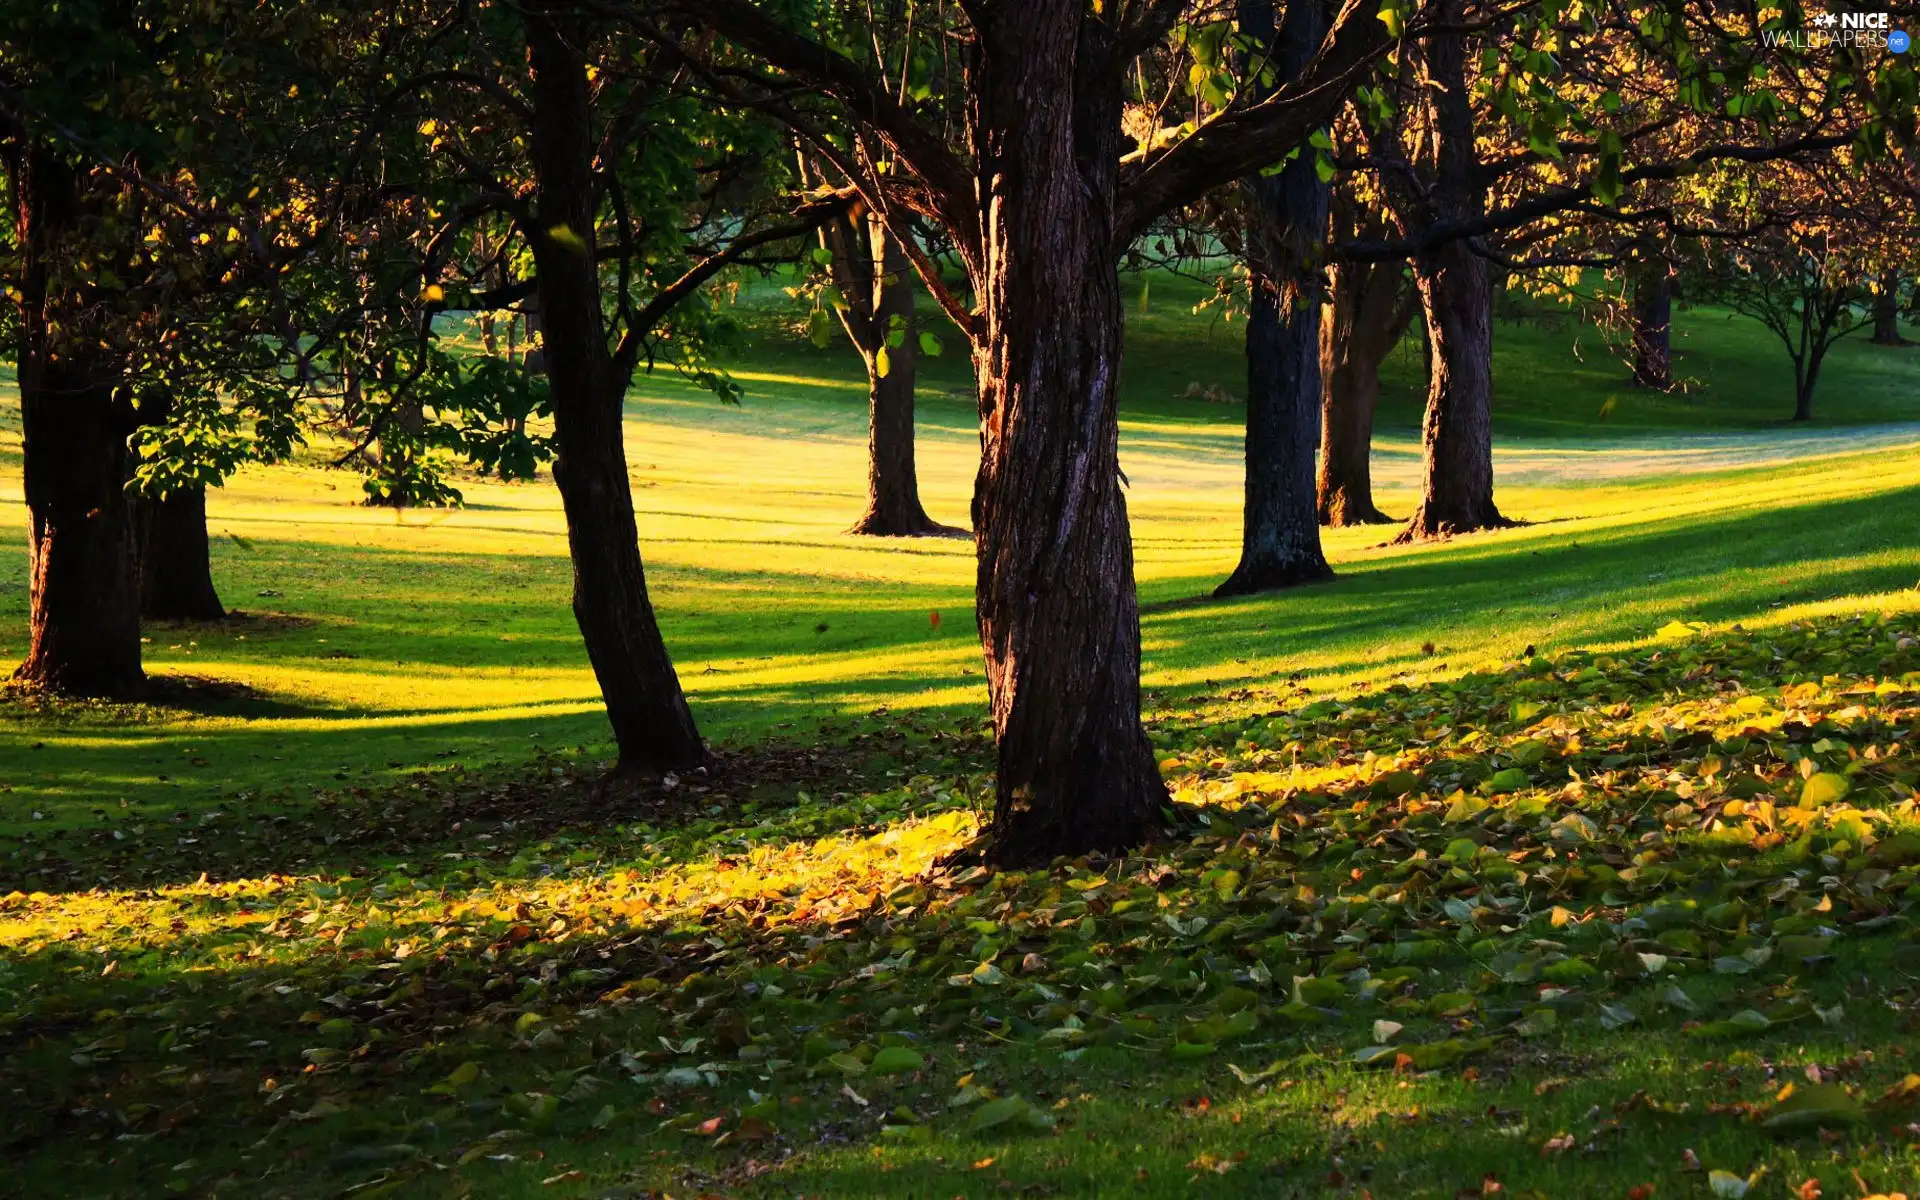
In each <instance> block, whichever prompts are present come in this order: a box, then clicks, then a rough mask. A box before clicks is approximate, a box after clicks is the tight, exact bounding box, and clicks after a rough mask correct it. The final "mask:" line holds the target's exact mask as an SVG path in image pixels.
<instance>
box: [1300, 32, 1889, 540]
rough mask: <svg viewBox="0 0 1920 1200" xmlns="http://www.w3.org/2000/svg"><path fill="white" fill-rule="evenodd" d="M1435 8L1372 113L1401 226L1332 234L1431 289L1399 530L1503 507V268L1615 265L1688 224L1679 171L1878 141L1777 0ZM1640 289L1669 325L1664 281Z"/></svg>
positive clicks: (1371, 158) (1741, 167)
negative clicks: (1413, 502)
mask: <svg viewBox="0 0 1920 1200" xmlns="http://www.w3.org/2000/svg"><path fill="white" fill-rule="evenodd" d="M1432 12H1433V13H1434V15H1435V16H1436V18H1437V20H1436V23H1435V27H1434V31H1433V33H1432V34H1431V35H1430V36H1428V37H1425V38H1422V39H1421V40H1420V41H1419V43H1418V45H1417V46H1415V47H1414V48H1413V49H1412V50H1411V51H1410V53H1409V54H1408V55H1406V56H1404V57H1403V58H1401V59H1400V60H1399V63H1398V68H1397V71H1396V74H1395V76H1394V78H1393V80H1392V84H1391V86H1390V87H1387V88H1385V89H1383V91H1382V92H1381V93H1380V96H1381V98H1384V99H1385V100H1386V101H1388V102H1386V103H1377V104H1375V105H1373V106H1372V107H1371V108H1365V107H1363V108H1361V110H1360V111H1361V116H1362V119H1363V124H1364V127H1365V128H1366V130H1367V131H1368V144H1367V147H1366V150H1367V153H1366V155H1365V160H1364V161H1365V165H1366V166H1367V167H1368V168H1369V169H1370V170H1372V171H1373V173H1374V175H1375V177H1376V178H1377V179H1378V181H1379V185H1380V188H1381V190H1382V192H1383V193H1384V194H1385V196H1386V198H1387V201H1388V203H1387V206H1386V207H1387V210H1388V212H1389V213H1390V214H1391V215H1392V217H1393V220H1394V224H1395V226H1396V230H1395V232H1396V234H1397V235H1398V236H1397V237H1393V238H1389V239H1387V240H1386V241H1385V242H1384V243H1380V242H1372V241H1369V240H1366V239H1362V240H1360V241H1357V242H1355V243H1348V244H1346V245H1343V246H1340V247H1337V248H1336V253H1337V256H1338V257H1340V258H1341V259H1344V260H1345V261H1348V262H1369V261H1387V260H1390V259H1405V260H1406V261H1408V262H1409V264H1410V265H1411V268H1412V272H1413V276H1414V280H1415V283H1416V286H1417V287H1418V289H1419V292H1420V296H1421V300H1422V308H1423V313H1424V316H1425V324H1426V333H1427V339H1426V340H1427V345H1428V346H1429V348H1430V352H1431V369H1430V370H1429V374H1428V389H1427V409H1426V413H1425V417H1424V421H1423V428H1422V446H1423V479H1422V499H1421V502H1420V505H1419V507H1418V509H1417V510H1416V511H1415V513H1414V515H1413V517H1412V518H1411V519H1410V520H1409V522H1408V524H1407V527H1406V528H1405V529H1404V530H1403V531H1402V533H1401V535H1400V537H1401V540H1403V541H1410V540H1417V539H1421V538H1429V537H1446V536H1451V535H1453V534H1459V533H1465V532H1471V531H1473V530H1476V529H1488V528H1497V527H1499V526H1501V525H1504V524H1507V523H1508V521H1507V518H1506V517H1505V516H1504V515H1503V514H1502V513H1501V512H1500V510H1499V508H1498V506H1497V505H1496V504H1495V501H1494V486H1493V483H1494V479H1493V451H1492V428H1493V425H1492V401H1493V391H1492V389H1493V372H1492V346H1493V341H1492V334H1493V321H1492V301H1493V294H1494V289H1495V286H1496V279H1497V278H1501V279H1512V278H1516V277H1520V276H1521V275H1522V274H1523V273H1525V272H1529V271H1533V270H1539V269H1548V268H1551V267H1555V266H1560V267H1566V266H1572V265H1587V266H1611V265H1615V264H1617V263H1618V262H1619V261H1620V256H1621V254H1622V252H1623V251H1622V244H1628V243H1632V242H1634V241H1636V240H1638V239H1640V238H1641V237H1642V234H1643V231H1644V230H1646V229H1648V228H1655V229H1658V228H1664V227H1669V226H1673V225H1676V224H1684V223H1685V220H1686V212H1685V211H1684V210H1682V209H1681V208H1678V207H1677V206H1676V205H1675V204H1674V203H1673V202H1672V201H1671V200H1670V199H1669V197H1668V196H1667V194H1666V193H1667V191H1668V190H1669V189H1670V185H1672V184H1673V183H1674V181H1676V180H1683V179H1684V180H1691V179H1693V178H1694V177H1695V176H1698V175H1700V174H1701V173H1703V172H1707V171H1710V170H1712V169H1714V168H1717V167H1721V166H1725V165H1727V164H1732V166H1733V168H1735V169H1737V170H1738V171H1741V172H1751V171H1752V170H1753V169H1754V167H1755V165H1756V164H1761V163H1769V162H1776V161H1793V160H1796V159H1798V158H1801V157H1805V156H1817V155H1820V154H1825V153H1829V152H1831V151H1832V150H1833V149H1835V148H1836V147H1840V146H1845V145H1847V144H1849V142H1851V141H1854V140H1855V139H1862V140H1870V139H1873V138H1878V139H1880V140H1881V141H1884V140H1885V132H1884V130H1880V131H1878V132H1876V126H1875V120H1876V116H1875V108H1874V105H1873V104H1872V103H1871V102H1864V101H1863V100H1862V99H1861V98H1860V95H1859V89H1858V88H1857V87H1856V85H1857V84H1858V82H1859V80H1858V78H1857V77H1856V76H1854V75H1853V74H1851V73H1850V72H1849V71H1845V70H1833V69H1831V68H1832V65H1833V64H1832V63H1831V62H1829V61H1827V60H1824V59H1822V60H1819V61H1815V60H1813V59H1811V58H1809V57H1808V56H1806V55H1804V54H1801V53H1799V52H1798V51H1796V50H1794V49H1792V48H1791V47H1790V46H1789V45H1787V44H1785V43H1783V44H1781V45H1779V46H1769V45H1768V44H1767V40H1766V39H1763V38H1761V37H1759V36H1757V34H1756V33H1755V27H1756V26H1757V25H1758V24H1759V23H1760V22H1762V21H1764V22H1767V23H1771V25H1773V26H1774V27H1781V26H1782V25H1783V24H1786V23H1791V22H1792V21H1793V20H1795V19H1797V18H1794V17H1791V16H1789V15H1787V14H1784V13H1781V12H1777V11H1772V12H1761V13H1758V14H1742V15H1737V16H1734V17H1732V18H1729V19H1722V18H1721V17H1720V16H1718V15H1717V14H1715V13H1713V12H1711V11H1709V10H1708V9H1706V8H1702V7H1700V6H1678V5H1668V4H1645V5H1634V4H1625V5H1607V6H1603V7H1601V8H1600V9H1597V10H1594V11H1591V12H1586V13H1583V14H1581V15H1580V16H1578V17H1577V19H1576V18H1573V17H1572V16H1571V14H1565V13H1564V10H1551V9H1543V10H1541V11H1540V12H1538V13H1534V12H1527V11H1523V10H1515V11H1506V10H1501V9H1498V8H1497V7H1496V6H1493V5H1488V4H1483V3H1480V0H1435V6H1434V8H1433V9H1432ZM1555 12H1560V13H1562V14H1563V15H1568V16H1569V19H1568V20H1559V19H1557V17H1555V15H1554V13H1555ZM1534 17H1538V18H1539V19H1537V20H1536V19H1531V18H1534ZM1888 57H1897V56H1888ZM1904 69H1905V68H1897V70H1904ZM1649 282H1651V281H1649ZM1642 299H1643V301H1644V303H1645V304H1646V306H1647V315H1648V316H1649V318H1650V319H1652V320H1654V323H1655V324H1657V323H1658V322H1657V314H1658V310H1659V307H1660V304H1661V300H1660V297H1659V294H1658V288H1657V287H1656V288H1653V289H1652V290H1650V291H1648V292H1646V294H1645V295H1643V297H1642ZM1649 332H1651V328H1650V329H1649ZM1648 348H1649V350H1653V349H1655V348H1656V347H1654V346H1653V345H1651V344H1650V345H1649V347H1648ZM1657 357H1658V356H1657V355H1655V356H1654V357H1653V358H1650V359H1649V361H1648V362H1647V363H1646V364H1645V365H1646V366H1647V368H1648V370H1649V371H1650V372H1655V373H1657V369H1658V362H1657V361H1656V360H1657Z"/></svg>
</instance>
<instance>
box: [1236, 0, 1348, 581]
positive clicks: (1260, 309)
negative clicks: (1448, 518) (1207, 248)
mask: <svg viewBox="0 0 1920 1200" xmlns="http://www.w3.org/2000/svg"><path fill="white" fill-rule="evenodd" d="M1239 25H1240V32H1241V35H1242V36H1243V37H1245V38H1247V39H1248V40H1249V42H1250V44H1251V46H1253V47H1257V48H1258V49H1253V50H1251V51H1250V54H1251V55H1252V56H1254V57H1256V58H1257V59H1260V60H1264V59H1265V58H1267V57H1268V55H1267V51H1266V49H1265V47H1267V46H1269V45H1271V47H1272V55H1271V57H1272V59H1273V67H1274V72H1275V75H1276V76H1277V77H1278V78H1281V79H1290V78H1293V77H1294V76H1296V75H1297V74H1298V73H1299V72H1300V69H1301V68H1302V67H1303V66H1304V65H1305V64H1306V62H1307V60H1308V59H1310V58H1311V57H1313V52H1314V50H1315V49H1316V48H1317V47H1318V46H1319V44H1320V37H1321V34H1322V32H1323V31H1324V28H1325V23H1324V20H1323V13H1322V10H1321V6H1320V4H1319V2H1318V0H1307V2H1306V3H1296V4H1290V5H1288V7H1287V19H1286V22H1285V24H1284V26H1283V27H1282V28H1281V29H1280V30H1279V31H1278V32H1277V34H1276V30H1275V28H1274V12H1273V0H1240V6H1239ZM1241 188H1242V190H1243V192H1244V194H1245V197H1246V204H1247V268H1248V271H1249V273H1250V275H1251V285H1252V291H1253V295H1252V303H1251V311H1250V312H1249V313H1248V316H1247V473H1246V503H1245V508H1244V515H1243V517H1242V520H1241V537H1240V563H1239V565H1238V566H1236V567H1235V568H1234V570H1233V574H1232V575H1230V576H1228V577H1227V579H1226V581H1225V582H1223V583H1222V584H1220V586H1219V587H1217V588H1215V589H1214V593H1213V594H1214V595H1216V596H1240V595H1247V594H1249V593H1253V592H1265V591H1272V590H1274V589H1276V588H1284V587H1292V586H1294V585H1296V584H1301V583H1314V582H1317V581H1319V580H1323V579H1331V578H1333V568H1331V567H1329V566H1328V565H1327V558H1326V555H1325V554H1324V553H1322V551H1321V549H1320V518H1319V513H1318V510H1317V508H1316V506H1315V503H1314V448H1315V446H1316V445H1317V444H1318V442H1319V440H1320V399H1321V398H1320V346H1319V343H1320V283H1319V261H1318V260H1319V258H1320V255H1321V248H1322V247H1323V246H1324V244H1325V239H1326V235H1327V200H1328V189H1327V185H1326V184H1325V183H1324V182H1322V181H1321V180H1320V178H1319V174H1318V170H1317V164H1316V163H1315V161H1314V156H1313V155H1312V154H1311V153H1302V154H1299V155H1297V156H1296V157H1295V158H1294V160H1293V161H1292V162H1290V163H1288V164H1287V165H1286V167H1285V168H1283V169H1282V170H1281V172H1280V173H1279V174H1278V175H1277V176H1256V177H1254V178H1251V179H1247V180H1244V181H1242V183H1241Z"/></svg>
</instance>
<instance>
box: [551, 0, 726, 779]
mask: <svg viewBox="0 0 1920 1200" xmlns="http://www.w3.org/2000/svg"><path fill="white" fill-rule="evenodd" d="M524 20H525V22H526V32H527V49H528V58H529V61H530V63H531V66H532V68H533V86H532V89H531V99H532V102H533V125H532V145H531V157H532V160H533V167H534V177H535V181H536V188H537V190H536V195H535V198H534V209H535V214H534V215H535V224H536V225H537V227H538V228H537V231H536V233H535V235H534V236H533V237H532V238H531V239H530V240H531V242H532V245H533V252H534V263H535V267H536V270H537V272H538V276H539V278H538V289H539V295H540V309H539V311H540V317H541V324H542V331H541V332H542V337H543V339H544V341H545V346H546V349H547V351H548V353H547V354H546V355H545V364H546V370H547V377H548V380H549V383H550V386H551V389H552V392H551V395H552V404H553V420H554V439H555V442H556V443H557V449H558V456H557V458H556V460H555V463H554V480H555V482H556V483H557V484H558V485H559V488H560V499H561V503H562V505H563V507H564V508H565V510H566V514H567V543H568V547H569V548H570V550H571V551H572V556H573V613H574V617H575V619H576V620H577V621H578V622H579V625H580V633H581V636H582V637H583V638H584V640H585V641H586V646H587V657H588V659H589V660H591V662H592V663H593V673H594V677H595V678H596V679H598V680H599V683H600V693H601V695H602V696H603V697H604V698H605V700H606V705H607V718H608V720H609V721H611V722H612V724H613V735H614V740H615V742H616V743H618V745H619V749H620V761H619V767H618V769H619V770H620V771H622V772H639V773H646V774H652V773H657V772H664V771H668V770H674V769H678V768H683V767H690V766H693V765H695V764H697V763H699V762H701V761H702V760H703V759H704V758H705V757H706V751H705V748H704V747H703V746H702V745H701V742H700V734H699V731H698V730H697V729H695V727H694V724H693V715H692V714H691V713H690V712H689V711H688V709H687V702H686V698H685V696H684V695H683V694H682V693H681V690H680V679H679V676H678V675H677V674H676V673H675V672H674V669H673V662H672V660H671V659H670V658H668V656H667V648H666V643H665V642H664V641H663V640H662V638H661V636H660V626H659V623H658V622H657V621H656V620H655V618H654V613H653V605H652V604H651V602H650V601H649V600H648V598H647V581H646V573H645V571H644V569H643V567H642V564H641V561H640V544H639V528H638V526H637V524H636V522H635V520H634V515H633V494H632V491H631V489H630V487H629V484H628V481H627V455H626V447H625V444H624V442H623V441H622V436H623V432H624V431H623V429H622V422H621V409H622V399H623V396H624V393H625V391H626V380H624V379H621V378H618V377H617V375H618V372H617V370H616V367H615V364H614V361H613V356H612V354H611V353H610V352H609V350H608V347H607V338H606V329H605V326H604V324H603V321H604V318H603V316H602V307H601V298H600V277H599V270H598V265H597V262H596V260H595V256H594V247H593V230H594V219H593V218H594V211H593V206H594V200H593V196H594V194H595V189H594V186H593V179H592V165H593V160H594V153H595V147H594V141H593V133H592V124H591V108H590V100H589V96H588V91H587V74H586V64H585V61H584V59H583V57H582V54H583V51H582V49H581V48H582V46H583V45H584V37H583V32H584V31H583V30H582V28H581V27H580V26H579V25H578V24H577V23H575V22H570V21H567V20H566V19H565V18H557V17H552V16H549V15H546V14H543V13H541V12H540V11H539V10H537V9H530V10H528V11H527V12H526V14H525V17H524Z"/></svg>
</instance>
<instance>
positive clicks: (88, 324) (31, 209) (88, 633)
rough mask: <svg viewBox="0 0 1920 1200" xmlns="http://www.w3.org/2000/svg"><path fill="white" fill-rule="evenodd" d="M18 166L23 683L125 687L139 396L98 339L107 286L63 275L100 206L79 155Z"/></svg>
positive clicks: (27, 159) (134, 641)
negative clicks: (127, 391) (98, 292)
mask: <svg viewBox="0 0 1920 1200" xmlns="http://www.w3.org/2000/svg"><path fill="white" fill-rule="evenodd" d="M10 165H11V166H12V167H13V172H14V176H15V185H14V186H15V195H14V199H15V213H14V218H15V238H16V242H15V244H16V245H18V246H20V247H21V248H22V249H23V251H24V258H25V261H24V263H23V264H22V265H23V267H24V269H23V271H22V272H21V280H20V289H19V290H20V343H19V345H20V350H19V358H18V362H17V365H18V372H19V385H20V418H21V429H22V434H23V442H24V451H25V460H26V462H25V472H24V474H25V490H26V500H27V513H28V579H27V596H28V601H27V603H28V639H29V640H28V647H27V656H26V659H25V661H23V662H22V663H21V664H20V666H19V668H18V669H17V670H16V671H15V672H14V678H15V679H17V680H19V681H21V682H22V683H27V684H31V685H34V686H38V687H44V688H49V689H52V690H56V691H61V692H67V693H71V694H75V695H128V694H131V693H134V692H136V691H138V690H139V689H140V687H141V686H142V685H143V684H144V683H145V681H146V676H145V674H144V673H143V672H142V671H141V669H140V619H139V612H138V609H137V606H136V603H135V596H134V579H133V530H132V523H131V521H130V520H129V513H128V505H127V494H126V486H125V485H126V482H127V475H128V470H129V462H128V457H129V451H128V449H127V438H128V436H129V435H130V434H131V433H132V432H133V429H134V425H135V417H134V412H133V406H132V404H131V402H130V401H129V400H128V399H127V398H126V396H125V395H124V393H123V391H122V389H121V388H120V386H119V385H120V379H119V374H120V372H119V370H118V364H116V363H115V362H114V361H113V356H112V352H111V351H108V350H105V349H102V343H103V342H104V341H106V340H109V339H107V338H105V337H104V334H105V330H104V329H103V328H102V325H103V323H104V321H105V319H106V318H105V317H104V315H103V314H104V313H105V311H106V310H107V307H108V298H106V297H101V296H90V295H88V294H86V293H85V291H84V290H83V287H84V285H83V284H81V283H80V282H77V281H74V280H70V279H65V278H62V273H63V272H64V271H66V270H67V269H68V268H70V267H71V266H72V265H73V263H74V262H75V261H77V259H78V258H79V257H81V256H80V254H79V251H78V249H77V246H78V245H79V244H82V243H83V242H84V239H85V238H87V237H88V236H89V234H90V231H91V228H92V226H93V224H94V222H95V221H96V219H97V218H98V215H99V212H98V210H99V207H100V204H99V200H98V198H97V197H94V196H91V195H89V194H88V193H89V189H90V188H95V187H99V186H102V185H101V183H100V181H99V178H97V177H95V176H92V175H91V174H90V173H89V172H87V171H86V170H84V169H83V168H78V167H75V166H73V165H72V164H70V163H68V162H65V161H62V160H61V159H60V158H59V157H57V156H56V155H54V154H52V153H49V152H48V151H46V150H44V149H41V148H32V149H26V150H23V151H22V152H21V153H20V154H19V156H18V158H16V159H15V160H14V161H13V163H12V164H10Z"/></svg>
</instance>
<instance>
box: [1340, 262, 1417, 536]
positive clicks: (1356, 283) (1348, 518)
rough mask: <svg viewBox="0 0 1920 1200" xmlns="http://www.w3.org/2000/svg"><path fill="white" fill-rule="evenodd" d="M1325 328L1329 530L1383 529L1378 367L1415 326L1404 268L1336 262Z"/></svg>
mask: <svg viewBox="0 0 1920 1200" xmlns="http://www.w3.org/2000/svg"><path fill="white" fill-rule="evenodd" d="M1329 278H1330V280H1331V284H1332V286H1331V288H1330V290H1329V300H1330V303H1329V304H1328V305H1327V309H1326V312H1325V313H1324V314H1323V315H1322V324H1321V327H1320V378H1321V384H1320V387H1321V393H1320V478H1319V483H1318V497H1317V499H1318V515H1319V518H1320V523H1321V524H1323V525H1332V526H1344V525H1384V524H1387V523H1388V522H1389V521H1391V520H1392V518H1390V517H1388V516H1387V515H1386V514H1385V513H1383V512H1381V511H1380V510H1379V509H1378V508H1376V507H1374V503H1373V414H1374V409H1375V407H1376V406H1377V405H1378V403H1379V400H1380V365H1381V364H1382V363H1384V362H1385V361H1386V358H1387V355H1388V354H1391V353H1392V352H1393V348H1394V346H1395V345H1396V344H1398V342H1399V341H1400V337H1401V335H1402V334H1403V333H1404V332H1405V330H1406V327H1407V322H1408V321H1409V320H1411V319H1412V316H1413V305H1412V293H1411V292H1409V291H1408V289H1407V287H1406V284H1405V282H1404V281H1403V278H1402V275H1401V272H1400V267H1399V264H1397V263H1394V264H1384V263H1372V264H1358V263H1338V264H1335V265H1334V266H1333V267H1332V268H1331V270H1330V272H1329Z"/></svg>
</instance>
